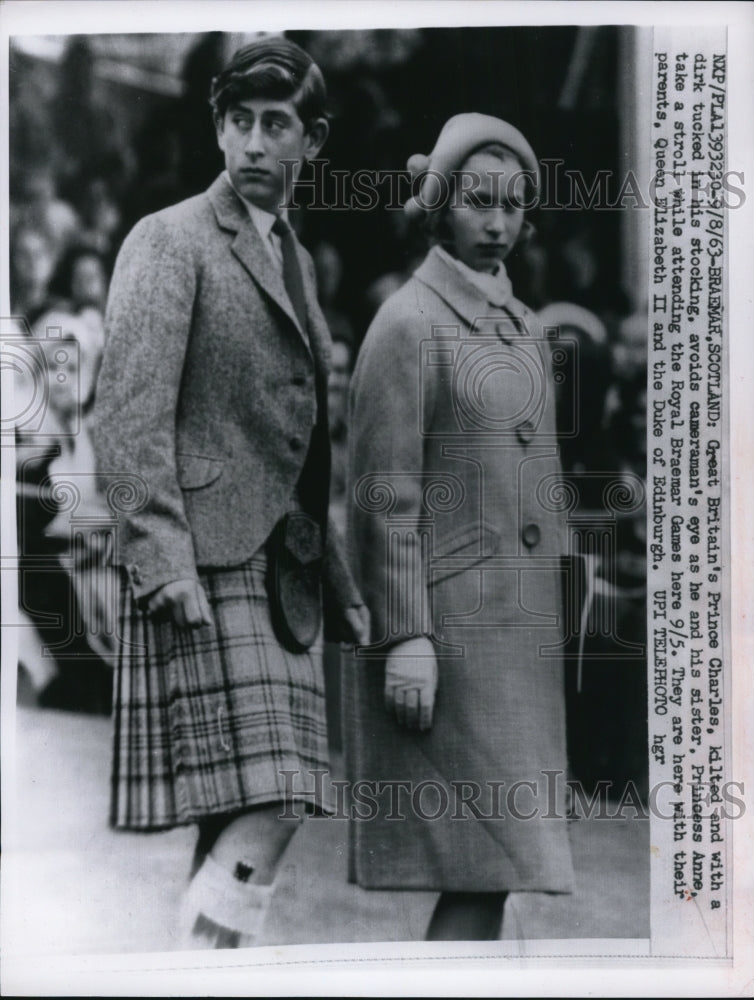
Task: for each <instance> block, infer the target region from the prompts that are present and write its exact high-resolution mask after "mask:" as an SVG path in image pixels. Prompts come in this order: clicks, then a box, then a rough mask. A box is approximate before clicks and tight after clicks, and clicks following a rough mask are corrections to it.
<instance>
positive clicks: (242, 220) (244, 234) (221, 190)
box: [207, 174, 330, 369]
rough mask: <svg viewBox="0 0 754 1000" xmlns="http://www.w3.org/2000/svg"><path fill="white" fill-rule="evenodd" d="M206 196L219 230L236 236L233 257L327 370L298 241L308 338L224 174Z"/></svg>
mask: <svg viewBox="0 0 754 1000" xmlns="http://www.w3.org/2000/svg"><path fill="white" fill-rule="evenodd" d="M207 195H208V197H209V200H210V203H211V204H212V208H213V209H214V212H215V216H216V217H217V222H218V225H219V226H220V228H221V229H225V230H227V231H228V232H232V233H235V234H236V236H235V239H234V240H233V242H232V244H231V251H232V253H233V254H234V255H235V256H236V257H237V258H238V260H239V261H240V262H241V263H242V264H243V266H244V267H245V268H246V270H247V271H248V272H249V274H250V275H251V277H252V278H253V279H254V281H256V283H257V284H258V285H259V287H260V288H261V289H262V291H263V292H264V293H265V294H266V295H268V296H269V297H270V298H271V299H272V300H273V301H274V302H275V303H276V305H278V306H279V307H280V308H281V309H282V310H283V312H284V313H285V315H286V316H287V317H288V318H289V319H290V321H291V323H293V325H294V326H295V327H296V330H297V331H298V333H299V336H300V337H301V339H302V340H303V341H304V343H305V344H306V345H307V347H308V348H309V350H310V351H311V352H312V354H314V356H315V357H316V358H317V360H318V361H320V363H321V364H322V365H323V367H324V368H325V369H327V368H328V367H329V362H330V351H329V339H330V338H329V334H328V333H327V329H326V326H325V328H324V329H323V326H324V319H323V318H322V315H321V312H320V309H319V304H318V302H317V291H316V287H315V284H314V281H313V280H312V278H311V274H310V272H309V268H308V266H307V264H308V261H307V259H306V257H305V256H304V252H303V250H302V248H301V247H300V246H299V245H298V241H297V243H296V253H297V254H298V262H299V267H300V268H301V275H302V277H303V281H304V294H305V297H306V308H307V314H308V320H309V324H308V330H307V333H308V337H307V335H306V334H305V333H304V331H303V330H302V329H301V326H300V325H299V322H298V318H297V317H296V313H295V312H294V310H293V307H292V305H291V303H290V299H289V298H288V293H287V292H286V290H285V284H284V283H283V276H282V274H281V272H280V271H279V270H278V268H276V267H275V264H274V262H273V261H272V260H271V259H270V255H269V253H268V252H267V250H265V248H264V247H263V246H262V241H261V237H260V235H259V232H258V230H257V228H256V226H255V225H254V223H253V222H252V220H251V218H250V217H249V213H248V211H247V210H246V206H245V205H244V204H243V202H242V201H241V199H240V198H239V197H238V195H237V194H236V192H235V191H234V190H233V187H232V186H231V184H230V182H229V181H228V179H227V177H225V175H224V174H220V175H219V177H217V178H216V179H215V181H214V182H213V183H212V185H211V186H210V188H209V190H208V191H207Z"/></svg>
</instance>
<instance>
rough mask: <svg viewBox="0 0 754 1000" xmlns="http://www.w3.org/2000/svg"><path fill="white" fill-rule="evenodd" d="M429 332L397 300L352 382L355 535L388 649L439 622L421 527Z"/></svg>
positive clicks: (354, 548)
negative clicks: (432, 609)
mask: <svg viewBox="0 0 754 1000" xmlns="http://www.w3.org/2000/svg"><path fill="white" fill-rule="evenodd" d="M401 301H402V302H404V303H405V302H406V297H402V298H401ZM409 301H410V300H409ZM425 326H426V329H425ZM429 333H430V329H429V324H428V323H426V324H425V320H424V319H423V317H422V316H421V313H420V312H418V311H417V312H416V314H412V315H410V316H405V315H401V312H400V311H399V310H398V309H396V308H395V307H394V302H393V301H389V302H388V303H387V304H386V306H385V307H383V309H382V310H381V312H380V313H379V314H378V316H377V317H376V319H375V321H374V323H373V325H372V327H371V329H370V331H369V333H368V334H367V338H366V340H365V342H364V346H363V348H362V351H361V354H360V356H359V360H358V363H357V366H356V371H355V373H354V379H353V382H352V388H351V399H350V423H349V482H348V517H349V531H348V541H349V548H350V556H351V560H352V564H353V566H354V569H355V575H356V580H357V584H358V585H359V586H360V588H361V593H362V594H363V595H364V599H365V601H366V604H367V607H368V609H369V613H370V617H371V627H372V642H373V643H374V644H376V645H378V646H383V647H385V648H388V647H390V646H392V645H395V644H396V643H398V642H402V641H404V640H406V639H409V638H413V637H415V636H419V635H429V634H430V633H431V628H432V626H431V614H430V604H429V589H428V587H427V565H426V563H427V557H428V553H427V552H426V545H425V543H424V541H423V537H422V533H421V529H420V519H421V515H422V513H423V512H424V510H425V506H424V498H425V496H426V495H427V488H428V487H430V486H431V483H430V480H429V479H428V477H427V475H426V473H425V470H424V441H425V431H426V428H428V427H429V426H430V422H431V419H432V412H433V408H434V397H435V394H436V387H435V376H434V373H433V371H432V370H431V369H426V370H424V369H423V366H422V363H421V358H422V354H421V342H422V340H423V339H424V338H425V337H427V336H429Z"/></svg>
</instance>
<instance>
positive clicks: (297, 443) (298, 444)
mask: <svg viewBox="0 0 754 1000" xmlns="http://www.w3.org/2000/svg"><path fill="white" fill-rule="evenodd" d="M288 447H289V448H290V449H291V451H301V449H302V448H303V447H304V439H303V438H300V437H299V436H298V434H297V435H296V436H295V437H292V438H291V439H290V441H289V442H288Z"/></svg>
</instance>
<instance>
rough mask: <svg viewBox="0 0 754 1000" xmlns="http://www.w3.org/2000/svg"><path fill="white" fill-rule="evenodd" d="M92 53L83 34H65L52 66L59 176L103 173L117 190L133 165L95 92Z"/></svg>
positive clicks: (68, 181)
mask: <svg viewBox="0 0 754 1000" xmlns="http://www.w3.org/2000/svg"><path fill="white" fill-rule="evenodd" d="M94 69H95V57H94V53H93V52H92V48H91V43H90V42H89V40H88V38H87V36H86V35H71V36H70V38H69V39H68V44H67V47H66V50H65V52H64V54H63V58H62V60H61V63H60V67H59V70H58V89H57V94H56V95H55V98H54V101H53V102H52V109H51V110H52V121H53V123H54V125H55V126H56V128H55V132H54V137H55V142H56V145H57V150H58V153H59V157H60V168H61V179H62V180H63V181H64V182H65V183H66V184H71V182H74V181H75V180H76V179H77V178H79V177H81V176H82V175H83V173H84V172H85V171H87V170H97V171H100V172H102V173H103V174H104V175H105V176H107V177H108V179H109V182H110V184H111V185H112V186H113V188H114V189H115V190H117V191H118V192H119V193H120V192H122V191H123V190H124V188H125V185H126V183H127V181H128V178H129V176H130V173H131V171H132V169H133V154H132V153H131V150H130V146H129V137H127V136H126V135H124V134H123V133H122V132H121V131H120V129H121V128H122V125H119V123H118V119H116V117H115V115H114V114H113V113H112V111H111V110H110V108H109V107H107V106H106V105H105V103H104V101H102V100H101V98H100V97H99V95H98V81H97V77H96V76H95V72H94Z"/></svg>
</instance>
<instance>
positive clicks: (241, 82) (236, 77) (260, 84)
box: [209, 36, 327, 128]
mask: <svg viewBox="0 0 754 1000" xmlns="http://www.w3.org/2000/svg"><path fill="white" fill-rule="evenodd" d="M254 97H266V98H268V99H270V100H275V101H292V102H293V105H294V107H295V108H296V111H297V112H298V116H299V118H300V119H301V121H302V122H303V123H304V126H305V127H306V128H308V127H309V126H310V125H311V123H312V122H314V121H315V120H316V119H317V118H323V117H326V108H325V105H326V101H327V90H326V88H325V81H324V78H323V76H322V73H321V71H320V68H319V66H317V64H316V63H315V62H314V60H313V59H312V57H311V56H310V55H309V54H308V53H306V52H304V50H303V49H302V48H300V47H299V46H298V45H296V44H295V42H291V41H289V40H288V39H287V38H280V37H278V36H268V37H264V38H257V39H255V41H253V42H251V43H250V44H249V45H245V46H244V47H243V48H242V49H239V50H238V51H237V52H236V53H235V55H234V56H233V58H232V59H231V60H230V62H229V63H228V65H227V66H226V67H225V69H224V70H223V71H222V72H221V73H218V75H217V76H216V77H215V78H214V79H213V80H212V87H211V91H210V101H209V102H210V104H211V106H212V110H213V112H214V114H215V118H216V119H222V118H224V117H225V112H226V111H227V110H228V108H229V107H230V106H231V105H232V104H235V103H237V102H238V101H242V100H244V99H248V98H254Z"/></svg>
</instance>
